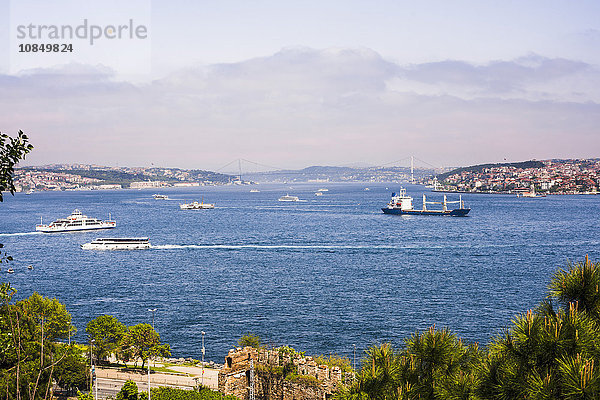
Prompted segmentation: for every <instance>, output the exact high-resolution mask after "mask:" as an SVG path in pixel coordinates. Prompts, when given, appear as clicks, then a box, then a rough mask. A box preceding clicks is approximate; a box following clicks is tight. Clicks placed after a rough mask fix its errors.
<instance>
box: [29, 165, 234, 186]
mask: <svg viewBox="0 0 600 400" xmlns="http://www.w3.org/2000/svg"><path fill="white" fill-rule="evenodd" d="M21 169H22V170H26V171H27V170H29V171H39V172H64V173H68V174H72V175H79V176H81V177H84V178H94V179H100V180H101V181H102V183H103V184H119V185H122V186H123V187H125V188H127V187H129V186H130V185H131V183H132V182H140V181H161V182H169V183H177V182H204V181H210V182H213V183H228V182H231V181H232V180H234V179H235V177H233V176H231V175H225V174H220V173H217V172H212V171H204V170H184V169H179V168H143V169H142V170H140V171H131V170H127V169H125V168H122V169H113V168H108V167H94V168H65V167H62V166H61V167H52V166H50V167H23V168H21Z"/></svg>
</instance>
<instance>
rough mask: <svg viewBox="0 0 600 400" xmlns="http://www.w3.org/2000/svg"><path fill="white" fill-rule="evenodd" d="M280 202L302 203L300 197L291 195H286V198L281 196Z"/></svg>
mask: <svg viewBox="0 0 600 400" xmlns="http://www.w3.org/2000/svg"><path fill="white" fill-rule="evenodd" d="M278 200H279V201H300V199H299V198H298V196H290V195H289V194H286V195H285V196H281V197H280V198H279V199H278Z"/></svg>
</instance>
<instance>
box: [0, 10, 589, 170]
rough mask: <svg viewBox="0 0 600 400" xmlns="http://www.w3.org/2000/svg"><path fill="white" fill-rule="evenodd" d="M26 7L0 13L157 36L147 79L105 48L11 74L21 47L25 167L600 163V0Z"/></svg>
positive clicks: (7, 76)
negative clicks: (126, 24)
mask: <svg viewBox="0 0 600 400" xmlns="http://www.w3.org/2000/svg"><path fill="white" fill-rule="evenodd" d="M16 3H17V2H9V1H6V0H4V2H0V15H5V16H8V15H10V16H11V17H10V18H9V20H11V19H12V20H17V19H18V17H19V13H20V12H22V10H25V9H27V10H29V11H31V10H30V8H27V7H28V6H29V7H31V5H32V4H36V6H37V8H36V9H35V12H33V13H32V14H31V16H30V17H29V18H30V19H31V21H32V23H38V24H40V23H56V24H59V23H63V24H64V23H69V24H76V23H79V22H80V21H81V20H83V19H84V18H86V19H87V18H89V19H90V23H98V24H101V23H103V22H104V23H107V22H111V21H113V20H118V17H122V18H130V19H134V18H137V20H138V21H146V20H148V21H150V22H148V32H149V39H148V42H144V45H143V46H141V45H140V46H141V47H140V49H141V50H140V53H139V54H137V53H135V52H134V54H133V55H132V54H129V56H130V58H131V57H132V58H133V61H136V62H140V61H143V63H144V65H145V64H148V66H149V68H148V69H147V70H144V71H141V69H140V71H141V72H140V73H139V74H135V73H131V70H130V69H128V68H129V67H130V64H128V63H127V60H126V58H127V54H125V53H120V51H124V50H122V49H121V48H120V47H116V48H115V50H114V53H110V49H111V48H110V47H108V48H105V47H102V46H103V45H99V47H97V48H94V49H93V50H94V51H96V50H97V51H96V53H94V54H92V55H93V56H96V57H97V56H98V54H99V52H100V51H107V53H102V57H101V59H100V61H105V62H104V63H103V62H97V61H98V60H97V59H96V60H92V59H91V58H90V59H86V58H81V59H74V60H71V61H70V62H68V63H66V64H52V65H49V64H48V65H47V64H45V62H42V61H40V65H39V68H35V69H28V70H25V71H23V70H19V71H11V66H14V63H15V58H14V57H15V55H14V54H12V53H11V54H9V57H5V58H4V59H5V60H10V59H11V57H12V61H10V62H12V63H13V64H12V65H7V64H6V61H2V62H0V90H1V91H2V93H3V96H2V99H1V100H0V101H1V104H2V106H1V108H0V120H2V121H3V124H2V126H0V130H1V131H2V132H5V133H8V134H14V133H16V131H18V130H19V129H22V130H23V131H25V132H26V133H27V134H28V135H29V136H30V138H31V140H32V143H33V144H34V145H35V151H34V152H33V153H31V154H30V155H29V156H28V157H27V160H26V162H24V163H22V165H41V164H52V163H89V164H103V165H127V166H149V165H152V164H153V165H156V166H164V167H180V168H201V169H206V170H216V169H218V168H219V167H222V166H223V165H224V164H225V163H227V162H229V161H231V160H232V159H236V158H245V159H250V160H255V161H257V162H260V163H264V164H267V165H275V166H280V167H283V168H303V167H306V166H309V165H348V164H353V163H364V164H371V165H381V164H384V163H386V162H390V161H392V160H398V159H403V158H406V157H408V156H410V155H415V156H417V157H418V158H420V159H423V160H426V161H427V162H429V163H431V164H434V165H436V166H461V165H474V164H480V163H486V162H502V161H504V160H507V161H524V160H529V159H551V158H594V157H598V156H599V154H598V153H597V149H598V148H600V138H599V135H598V134H597V127H598V126H599V122H600V107H599V106H598V102H599V101H600V92H599V91H598V87H599V83H600V70H599V65H600V55H599V54H598V52H597V51H595V49H596V48H597V43H598V40H599V39H600V23H599V22H598V21H597V18H595V16H597V15H598V11H600V10H599V9H600V5H598V4H596V3H594V2H591V1H590V2H579V3H577V4H573V3H567V2H561V1H554V2H540V1H533V2H527V3H526V4H517V3H514V4H503V5H502V6H501V7H500V6H497V5H494V4H492V3H482V2H477V3H474V2H467V1H464V2H455V3H452V4H449V3H446V2H439V1H436V2H433V1H431V2H424V3H422V4H419V5H415V4H411V3H408V2H390V1H381V2H376V3H370V4H363V3H361V2H349V3H347V2H337V1H332V2H327V3H325V4H320V3H318V2H312V1H309V2H301V3H300V2H291V3H287V4H279V3H277V2H272V1H259V2H256V3H253V4H252V5H250V4H246V3H242V2H236V1H230V2H224V3H220V4H210V3H205V2H199V3H193V4H190V3H189V2H185V1H178V2H169V3H165V2H158V1H154V2H150V1H138V2H137V3H138V5H139V7H138V8H137V9H133V8H131V7H130V9H127V10H124V9H122V8H119V7H123V6H121V5H119V6H117V4H118V3H116V2H108V3H107V7H106V10H104V11H100V12H99V14H98V15H93V14H91V13H90V12H89V10H85V7H84V6H82V7H79V8H77V7H75V8H72V9H71V8H69V7H66V6H65V5H68V4H71V2H67V1H59V2H58V3H54V4H59V5H63V7H55V8H54V9H43V8H40V7H47V5H45V6H42V5H37V3H34V2H29V1H24V2H19V4H18V5H17V4H16ZM119 10H122V11H119ZM140 10H141V11H140ZM8 11H10V12H8ZM138 11H139V13H140V15H139V16H138V15H136V13H137V12H138ZM142 11H143V12H142ZM28 15H29V14H28ZM148 16H149V17H148ZM92 17H94V18H95V19H94V18H92ZM138 17H139V18H138ZM36 18H37V19H36ZM44 18H46V20H44ZM103 18H104V19H103ZM144 18H146V19H144ZM9 22H13V23H14V22H15V21H9ZM0 25H4V26H5V28H0V42H2V43H0V53H2V52H9V51H12V50H9V48H10V46H9V45H8V44H7V42H8V39H11V40H12V39H13V38H12V36H14V32H13V31H11V30H10V29H8V28H6V27H8V26H10V25H11V24H0ZM11 35H12V36H11ZM148 49H151V51H150V52H148ZM37 56H38V58H32V59H33V60H34V61H35V60H42V58H39V56H41V55H37ZM120 59H122V60H123V62H122V64H119V60H120ZM91 60H92V61H91ZM59 61H60V60H59ZM86 62H95V63H94V64H88V63H86ZM3 63H4V64H3ZM131 65H135V63H133V64H131ZM120 66H123V68H122V69H120ZM126 67H127V68H126Z"/></svg>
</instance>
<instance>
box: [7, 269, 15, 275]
mask: <svg viewBox="0 0 600 400" xmlns="http://www.w3.org/2000/svg"><path fill="white" fill-rule="evenodd" d="M6 272H8V273H9V274H14V272H15V270H14V269H12V268H9V269H7V270H6Z"/></svg>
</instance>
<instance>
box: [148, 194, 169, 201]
mask: <svg viewBox="0 0 600 400" xmlns="http://www.w3.org/2000/svg"><path fill="white" fill-rule="evenodd" d="M152 197H154V200H169V196H167V195H166V194H153V195H152Z"/></svg>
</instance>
